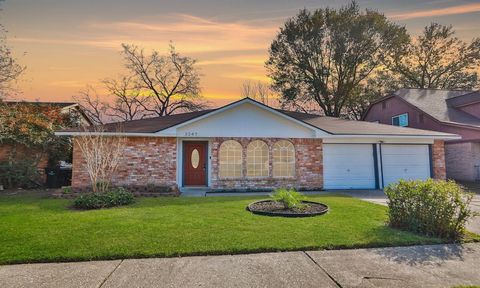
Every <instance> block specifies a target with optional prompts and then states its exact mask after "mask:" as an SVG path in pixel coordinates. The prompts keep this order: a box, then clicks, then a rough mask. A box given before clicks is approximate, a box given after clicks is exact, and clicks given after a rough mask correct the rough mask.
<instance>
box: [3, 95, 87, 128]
mask: <svg viewBox="0 0 480 288" xmlns="http://www.w3.org/2000/svg"><path fill="white" fill-rule="evenodd" d="M2 103H3V104H6V105H38V106H46V107H56V108H58V109H60V111H61V112H62V113H65V114H71V115H74V116H75V117H76V118H77V121H78V125H79V126H90V125H92V124H93V123H92V121H91V120H90V119H89V118H88V116H87V115H86V114H85V112H84V111H83V109H82V108H81V107H80V105H79V104H78V103H75V102H40V101H13V100H5V101H3V102H2Z"/></svg>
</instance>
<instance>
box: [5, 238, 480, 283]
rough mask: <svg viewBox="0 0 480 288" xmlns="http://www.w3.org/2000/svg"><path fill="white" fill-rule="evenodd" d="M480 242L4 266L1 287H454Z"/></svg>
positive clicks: (474, 267) (475, 258)
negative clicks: (461, 244)
mask: <svg viewBox="0 0 480 288" xmlns="http://www.w3.org/2000/svg"><path fill="white" fill-rule="evenodd" d="M479 266H480V243H476V244H466V245H463V246H460V245H431V246H412V247H395V248H378V249H357V250H332V251H299V252H285V253H262V254H249V255H233V256H232V255H225V256H201V257H182V258H152V259H130V260H114V261H92V262H78V263H53V264H22V265H9V266H0V287H3V288H7V287H452V286H455V285H460V284H462V285H474V284H480V273H479Z"/></svg>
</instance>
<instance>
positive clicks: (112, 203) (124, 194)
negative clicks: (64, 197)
mask: <svg viewBox="0 0 480 288" xmlns="http://www.w3.org/2000/svg"><path fill="white" fill-rule="evenodd" d="M134 202H135V197H134V196H133V194H132V193H131V192H130V191H127V190H126V189H124V188H117V189H115V190H113V191H110V192H107V193H89V194H84V195H80V196H79V197H77V198H76V199H75V200H74V201H73V207H75V208H76V209H83V210H91V209H101V208H110V207H116V206H123V205H129V204H132V203H134Z"/></svg>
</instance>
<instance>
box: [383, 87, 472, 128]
mask: <svg viewBox="0 0 480 288" xmlns="http://www.w3.org/2000/svg"><path fill="white" fill-rule="evenodd" d="M478 92H479V91H468V90H441V89H414V88H405V89H400V90H398V91H396V92H394V93H393V94H391V95H388V96H387V97H385V98H383V99H387V98H390V97H399V98H401V99H403V100H405V101H406V102H408V103H410V104H411V105H413V106H415V107H416V108H417V109H420V110H422V111H423V112H425V113H427V114H428V115H430V116H432V117H433V118H435V119H437V120H438V121H440V122H445V123H454V124H460V125H465V124H466V125H473V126H480V118H477V117H475V116H473V115H470V114H468V113H466V112H464V111H462V110H460V109H457V108H456V107H455V106H454V105H450V103H451V102H452V101H454V99H457V100H455V102H462V103H463V102H465V100H464V98H466V97H470V95H471V96H472V97H473V96H474V95H476V94H478ZM460 98H462V100H460ZM383 99H382V100H383ZM377 102H381V101H377Z"/></svg>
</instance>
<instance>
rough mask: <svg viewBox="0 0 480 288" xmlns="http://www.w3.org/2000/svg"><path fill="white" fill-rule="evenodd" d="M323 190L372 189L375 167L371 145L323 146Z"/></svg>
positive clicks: (373, 186)
mask: <svg viewBox="0 0 480 288" xmlns="http://www.w3.org/2000/svg"><path fill="white" fill-rule="evenodd" d="M323 171H324V172H323V177H324V178H323V180H324V188H325V189H374V188H375V166H374V161H373V147H372V145H371V144H324V145H323Z"/></svg>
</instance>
